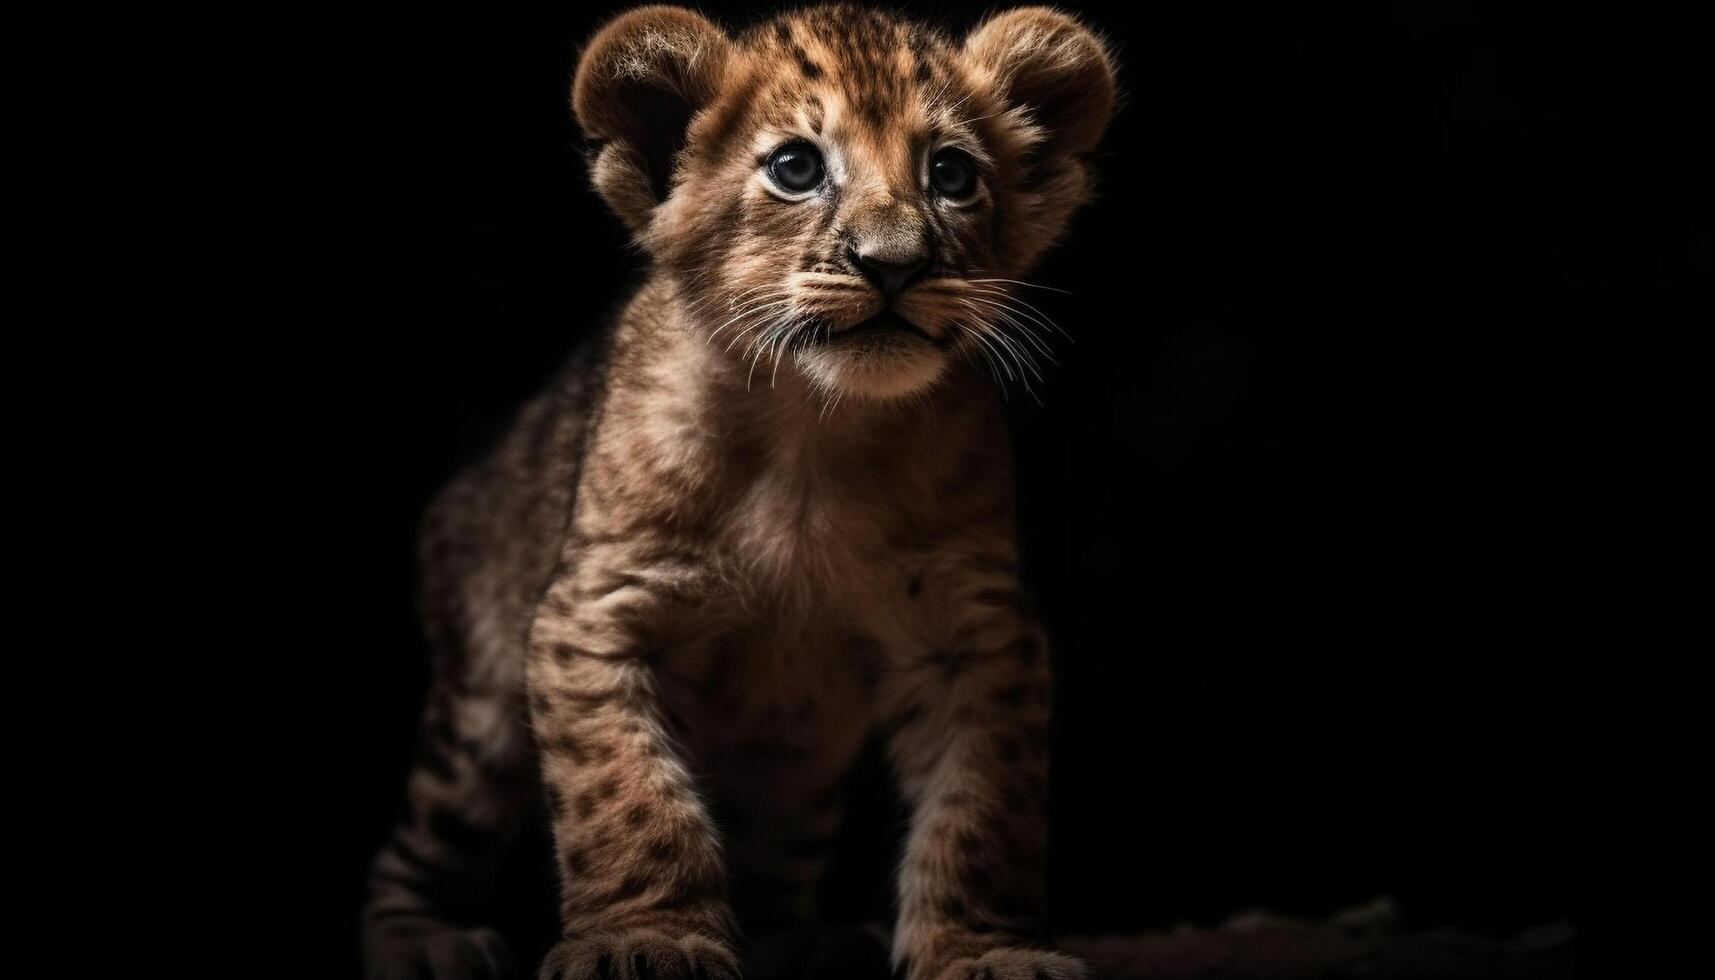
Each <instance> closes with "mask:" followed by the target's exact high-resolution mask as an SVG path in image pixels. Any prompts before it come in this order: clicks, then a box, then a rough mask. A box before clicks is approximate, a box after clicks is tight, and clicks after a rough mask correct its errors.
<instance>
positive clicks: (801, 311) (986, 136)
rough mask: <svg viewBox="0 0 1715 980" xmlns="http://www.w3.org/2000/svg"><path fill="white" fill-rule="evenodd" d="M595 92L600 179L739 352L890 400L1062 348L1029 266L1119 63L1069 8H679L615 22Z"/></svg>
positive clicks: (576, 95) (1060, 218)
mask: <svg viewBox="0 0 1715 980" xmlns="http://www.w3.org/2000/svg"><path fill="white" fill-rule="evenodd" d="M572 106H573V111H574V112H575V113H576V114H577V118H578V121H579V123H580V124H581V125H582V127H583V129H584V131H585V133H586V135H588V136H589V137H590V139H591V140H592V141H593V142H594V145H595V146H596V147H597V150H596V152H595V155H594V157H593V177H594V182H595V185H596V188H597V189H598V190H599V191H600V192H601V194H602V196H603V197H604V198H605V199H606V200H607V202H608V204H609V205H610V206H611V207H612V208H613V209H614V211H615V212H617V213H618V214H619V216H620V217H621V218H622V219H624V221H625V222H626V224H627V225H628V226H629V227H630V228H631V230H632V232H633V233H634V234H635V236H636V238H637V240H638V242H639V243H640V244H641V245H642V246H643V247H644V248H645V249H646V250H648V252H649V253H650V254H651V255H652V256H653V257H654V258H655V259H656V261H657V262H659V263H660V264H661V266H662V267H663V268H664V269H666V270H668V271H669V272H670V273H671V274H672V275H673V276H674V277H675V279H676V280H677V281H678V282H679V283H680V284H681V285H682V287H683V289H684V290H685V293H686V295H687V297H688V299H689V301H690V303H689V305H690V307H691V309H692V310H694V311H695V316H696V318H697V328H698V329H699V330H701V331H702V332H703V333H704V334H706V335H708V336H709V337H710V338H711V340H712V342H713V345H714V346H715V347H716V348H719V349H722V350H726V351H728V352H729V353H730V356H732V357H735V358H739V359H742V360H744V361H748V362H750V363H751V364H753V365H754V364H758V363H760V364H763V365H767V366H768V367H767V368H765V370H772V369H773V368H774V367H775V366H776V365H781V364H790V365H792V366H793V367H795V369H796V370H798V371H801V372H802V373H803V374H804V375H805V377H807V378H808V379H809V380H810V381H811V382H812V383H813V384H815V385H816V386H817V387H819V388H820V389H822V390H823V391H825V392H827V393H829V394H830V395H833V396H835V397H838V396H843V395H854V396H858V397H868V398H877V399H886V398H895V397H899V396H902V395H907V394H910V393H912V392H915V391H919V390H921V389H923V388H925V387H926V386H928V385H930V384H933V383H934V382H935V381H936V379H937V378H939V377H940V376H941V375H942V373H943V372H944V371H945V370H946V368H947V367H948V365H949V363H950V362H951V360H952V359H954V358H958V357H966V358H972V359H987V360H988V361H989V363H990V365H991V367H993V368H995V369H996V370H997V375H998V373H999V371H1001V370H1005V371H1007V372H1009V373H1010V372H1019V373H1022V372H1023V371H1024V364H1023V362H1025V361H1027V360H1029V359H1030V357H1031V355H1032V354H1033V353H1034V352H1036V351H1037V350H1039V349H1040V348H1041V345H1042V344H1043V338H1042V337H1041V336H1040V335H1041V334H1042V333H1043V332H1044V324H1043V323H1042V322H1041V317H1040V316H1039V315H1038V314H1036V313H1035V312H1033V307H1032V306H1031V305H1029V303H1028V301H1026V300H1023V299H1022V298H1020V297H1017V296H1015V295H1014V289H1015V287H1016V286H1017V285H1018V283H1017V282H1015V281H1016V280H1021V279H1023V278H1024V276H1025V273H1026V272H1027V271H1028V270H1029V268H1030V266H1031V265H1032V264H1033V263H1035V261H1036V260H1037V259H1038V257H1040V256H1041V254H1042V253H1043V251H1044V250H1045V249H1046V248H1047V247H1048V246H1049V245H1050V244H1052V243H1053V241H1054V240H1055V239H1056V238H1057V237H1059V235H1060V234H1061V232H1062V231H1063V230H1064V229H1065V227H1066V222H1067V219H1068V218H1069V217H1070V216H1071V214H1072V212H1073V210H1075V209H1076V208H1077V207H1078V205H1080V204H1082V203H1083V202H1084V201H1085V200H1086V199H1087V198H1088V197H1089V194H1090V188H1091V179H1092V178H1091V174H1090V170H1089V165H1088V162H1087V158H1088V155H1089V153H1090V151H1091V150H1092V149H1093V148H1094V147H1095V145H1096V143H1097V141H1098V140H1099V139H1100V138H1101V135H1102V131H1103V129H1104V128H1105V127H1106V126H1107V122H1108V117H1109V116H1110V114H1111V113H1112V111H1113V106H1114V76H1113V63H1112V61H1111V59H1110V57H1109V55H1108V52H1107V49H1106V48H1105V46H1104V45H1103V43H1102V42H1101V40H1100V39H1099V38H1098V37H1097V36H1096V35H1095V34H1093V33H1091V31H1090V30H1089V29H1088V28H1086V27H1084V26H1083V25H1082V24H1080V23H1079V22H1078V21H1076V20H1074V19H1072V18H1071V17H1069V16H1067V15H1065V14H1063V13H1060V12H1058V11H1056V10H1052V9H1050V8H1047V7H1026V8H1020V9H1015V10H1010V11H1007V12H1005V13H1001V14H999V15H996V16H994V17H991V18H990V19H988V20H987V21H985V22H984V23H983V24H981V25H980V26H978V27H977V28H976V29H975V30H973V31H972V32H971V33H970V35H969V36H967V37H966V38H964V39H963V40H962V41H957V40H953V39H950V38H948V37H946V36H944V35H942V34H940V33H938V32H936V31H934V30H932V29H929V28H926V27H922V26H919V25H916V24H912V23H909V22H906V21H902V20H899V19H896V18H895V17H893V16H891V15H888V14H884V13H880V12H876V11H872V10H866V9H862V8H858V7H849V6H827V7H815V8H811V9H808V10H803V11H799V12H795V13H791V14H786V15H783V16H781V17H778V18H776V19H775V20H773V21H770V22H768V23H765V24H762V25H760V26H757V27H754V28H752V29H750V30H748V31H746V32H744V33H743V34H740V35H737V36H732V35H729V34H727V33H726V32H725V31H723V30H722V29H721V28H719V27H717V26H716V25H714V24H712V23H710V22H709V21H708V20H706V19H704V18H703V17H702V16H700V15H698V14H695V13H692V12H691V11H689V10H685V9H683V8H679V7H665V6H660V7H644V8H641V9H638V10H634V11H632V12H630V13H627V14H625V15H623V16H621V17H619V18H618V19H616V20H614V21H613V22H611V23H609V24H608V25H607V26H606V27H604V28H603V29H602V30H601V31H600V32H598V33H597V34H596V36H595V37H594V39H593V40H592V41H591V42H590V44H589V46H588V48H587V49H586V50H585V51H584V53H583V56H582V58H581V60H580V61H579V64H578V69H577V77H576V79H575V81H574V83H573V88H572ZM786 369H787V370H791V369H792V368H786Z"/></svg>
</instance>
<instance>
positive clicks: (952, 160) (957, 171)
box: [929, 147, 977, 200]
mask: <svg viewBox="0 0 1715 980" xmlns="http://www.w3.org/2000/svg"><path fill="white" fill-rule="evenodd" d="M929 186H931V187H933V188H935V193H937V194H939V195H941V196H942V197H948V198H952V199H953V200H958V199H960V198H965V197H970V196H971V194H972V193H973V192H974V191H976V189H977V165H976V163H975V162H973V161H972V160H971V157H970V154H968V153H966V152H965V151H963V150H955V149H953V148H952V147H948V148H946V149H944V150H942V151H941V152H939V153H937V154H935V159H933V160H930V161H929Z"/></svg>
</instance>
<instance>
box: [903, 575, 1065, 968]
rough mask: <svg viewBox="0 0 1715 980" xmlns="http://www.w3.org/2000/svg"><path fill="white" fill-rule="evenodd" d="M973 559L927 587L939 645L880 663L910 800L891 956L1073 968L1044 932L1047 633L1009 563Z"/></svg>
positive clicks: (919, 963) (943, 964)
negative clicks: (888, 665)
mask: <svg viewBox="0 0 1715 980" xmlns="http://www.w3.org/2000/svg"><path fill="white" fill-rule="evenodd" d="M970 564H971V566H972V567H971V568H967V569H965V570H964V571H963V572H962V573H957V574H954V575H952V576H951V577H950V580H949V581H948V582H947V583H944V585H943V587H942V588H941V589H938V590H932V591H931V592H930V594H928V595H925V596H923V599H924V600H926V601H940V602H944V603H946V604H947V606H946V608H947V609H948V611H949V614H950V620H949V621H948V623H947V628H946V629H944V630H938V631H936V632H938V633H939V634H940V636H941V639H942V640H943V641H944V645H942V646H939V647H937V648H934V649H931V650H930V651H928V652H927V653H926V654H922V655H919V656H918V657H916V658H914V659H913V660H911V661H908V662H905V663H901V664H897V665H896V669H895V670H893V671H892V672H890V680H891V684H890V687H889V692H888V693H889V698H888V700H889V702H890V703H889V709H890V711H891V717H890V718H889V719H888V723H889V724H890V725H891V727H892V733H891V735H890V737H889V751H890V753H891V755H892V757H893V761H894V765H895V768H896V770H897V772H898V775H899V779H900V785H901V789H902V790H903V794H904V796H905V798H906V799H907V800H908V801H909V802H910V803H911V805H912V809H913V812H912V817H911V829H910V835H909V838H908V839H907V843H906V854H905V862H904V864H903V866H902V868H901V872H900V882H899V896H900V911H899V921H898V928H897V930H896V932H895V935H894V950H893V958H894V963H895V966H896V967H898V966H903V967H905V970H906V972H905V976H906V977H907V978H908V980H1082V978H1084V977H1085V976H1087V974H1088V970H1087V968H1086V967H1085V965H1084V964H1083V963H1082V962H1081V961H1079V960H1077V959H1074V958H1072V957H1070V956H1065V955H1062V954H1060V953H1056V952H1053V951H1051V950H1049V949H1048V948H1047V947H1046V944H1045V939H1044V936H1043V907H1042V889H1043V876H1044V868H1043V857H1044V851H1045V845H1046V802H1047V800H1046V796H1047V775H1048V714H1049V673H1048V658H1047V653H1046V648H1045V644H1044V642H1043V640H1042V634H1041V630H1040V629H1039V628H1038V627H1037V625H1036V624H1035V622H1034V621H1033V620H1032V619H1031V618H1030V616H1029V615H1028V614H1027V613H1026V612H1025V610H1026V608H1027V602H1026V600H1025V597H1024V595H1023V594H1022V593H1021V592H1020V591H1019V589H1018V587H1017V585H1016V583H1015V581H1014V580H1013V579H1012V576H1011V573H1010V570H1008V569H1009V565H1008V563H1006V562H984V561H976V562H972V563H970ZM937 593H938V594H937Z"/></svg>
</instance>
